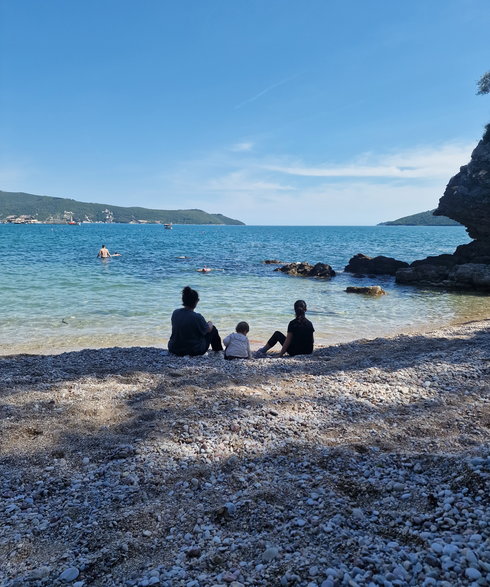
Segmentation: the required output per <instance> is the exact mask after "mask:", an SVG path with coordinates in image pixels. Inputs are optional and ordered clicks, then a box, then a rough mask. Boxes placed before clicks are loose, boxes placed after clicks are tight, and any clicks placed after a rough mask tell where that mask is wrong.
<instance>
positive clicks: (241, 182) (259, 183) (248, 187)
mask: <svg viewBox="0 0 490 587" xmlns="http://www.w3.org/2000/svg"><path fill="white" fill-rule="evenodd" d="M206 188H207V189H208V190H210V191H225V192H232V193H239V192H242V193H243V192H247V193H263V192H283V191H285V192H287V191H292V190H295V189H296V188H294V187H293V186H290V185H283V184H281V183H279V182H277V183H274V182H270V181H265V180H262V179H251V178H250V176H249V174H248V172H245V171H236V172H232V173H229V174H227V175H225V176H223V177H219V178H214V179H211V180H209V181H208V182H207V183H206V186H205V189H206Z"/></svg>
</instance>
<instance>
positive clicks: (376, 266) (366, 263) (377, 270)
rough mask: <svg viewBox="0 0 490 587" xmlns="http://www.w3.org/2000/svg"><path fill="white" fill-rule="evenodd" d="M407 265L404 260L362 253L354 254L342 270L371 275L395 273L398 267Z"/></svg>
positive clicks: (401, 267)
mask: <svg viewBox="0 0 490 587" xmlns="http://www.w3.org/2000/svg"><path fill="white" fill-rule="evenodd" d="M404 267H408V263H405V261H398V260H397V259H393V258H392V257H384V256H383V255H379V256H378V257H368V256H367V255H363V254H362V253H358V254H357V255H354V256H353V257H352V259H350V261H349V263H348V264H347V265H346V267H345V269H344V271H346V272H347V273H357V274H360V273H361V274H372V275H395V273H396V272H397V270H398V269H403V268H404Z"/></svg>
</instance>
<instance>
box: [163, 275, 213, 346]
mask: <svg viewBox="0 0 490 587" xmlns="http://www.w3.org/2000/svg"><path fill="white" fill-rule="evenodd" d="M198 302H199V294H198V293H197V291H196V290H195V289H192V288H190V287H189V286H188V285H187V286H186V287H184V289H183V290H182V305H183V306H184V307H183V308H178V309H177V310H174V312H173V314H172V334H171V336H170V340H169V341H168V350H169V351H170V352H171V353H173V354H174V355H178V356H179V357H183V356H184V355H191V356H196V355H204V353H205V352H206V351H207V350H208V348H209V345H211V348H212V349H213V351H222V350H223V346H222V345H221V338H220V336H219V333H218V330H217V329H216V327H215V326H213V323H212V322H206V320H205V319H204V317H203V316H202V315H201V314H198V313H197V312H195V311H194V310H195V308H196V306H197V303H198Z"/></svg>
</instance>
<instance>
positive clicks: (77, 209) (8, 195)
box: [0, 190, 243, 224]
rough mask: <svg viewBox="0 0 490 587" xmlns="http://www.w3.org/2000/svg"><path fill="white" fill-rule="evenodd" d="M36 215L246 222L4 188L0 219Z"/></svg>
mask: <svg viewBox="0 0 490 587" xmlns="http://www.w3.org/2000/svg"><path fill="white" fill-rule="evenodd" d="M21 215H26V216H32V217H33V218H35V219H36V220H38V221H39V222H52V221H63V220H67V219H73V220H75V221H79V222H82V221H91V222H107V221H112V222H123V223H124V222H131V221H136V222H137V221H141V220H142V221H144V222H163V223H173V224H243V222H240V220H234V219H233V218H227V217H226V216H223V215H222V214H208V213H207V212H203V211H202V210H152V209H149V208H139V207H133V208H125V207H122V206H112V205H111V204H88V203H85V202H78V201H77V200H72V199H70V198H53V197H51V196H36V195H33V194H25V193H22V192H4V191H1V190H0V221H5V219H6V218H7V217H8V216H21Z"/></svg>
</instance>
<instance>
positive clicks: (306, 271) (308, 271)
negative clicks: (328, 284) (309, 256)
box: [274, 263, 335, 279]
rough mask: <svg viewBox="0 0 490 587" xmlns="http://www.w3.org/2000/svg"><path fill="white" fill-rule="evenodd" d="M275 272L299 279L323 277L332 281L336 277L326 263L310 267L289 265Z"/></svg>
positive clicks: (308, 265) (296, 264) (301, 264)
mask: <svg viewBox="0 0 490 587" xmlns="http://www.w3.org/2000/svg"><path fill="white" fill-rule="evenodd" d="M274 271H281V272H282V273H287V274H288V275H294V276H298V277H321V278H323V279H330V278H331V277H334V276H335V271H334V270H333V269H332V268H331V267H330V265H327V264H326V263H317V264H316V265H310V263H288V264H287V265H283V266H282V267H278V268H277V269H274Z"/></svg>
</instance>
